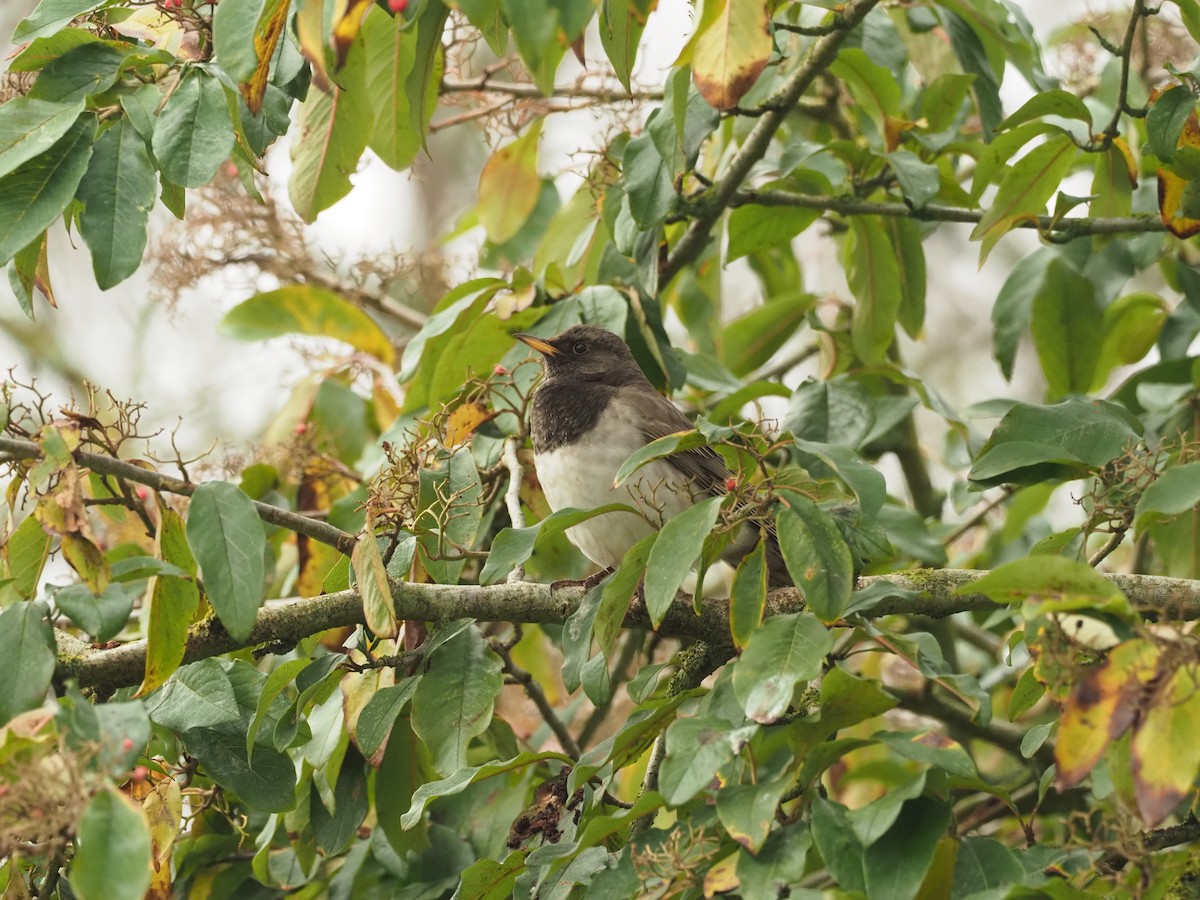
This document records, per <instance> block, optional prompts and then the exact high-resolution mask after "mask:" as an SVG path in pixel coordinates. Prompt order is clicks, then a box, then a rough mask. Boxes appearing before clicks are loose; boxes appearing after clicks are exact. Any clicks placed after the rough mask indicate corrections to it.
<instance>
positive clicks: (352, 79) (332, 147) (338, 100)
mask: <svg viewBox="0 0 1200 900" xmlns="http://www.w3.org/2000/svg"><path fill="white" fill-rule="evenodd" d="M431 5H432V4H431ZM363 43H364V38H363V36H362V34H361V33H360V34H359V36H358V37H357V38H355V41H354V43H353V44H352V45H351V47H350V52H349V56H347V58H346V64H345V65H344V66H343V67H342V68H341V69H340V70H339V71H338V83H337V84H330V85H327V86H325V87H321V86H319V85H317V84H314V85H313V86H312V87H311V88H310V89H309V91H308V97H307V98H305V100H304V102H303V103H302V104H301V105H300V112H299V115H298V118H297V125H298V131H297V132H296V136H295V139H294V140H293V142H292V175H291V178H290V179H289V180H288V195H289V196H290V197H291V199H292V206H294V207H295V208H296V213H297V214H298V215H299V216H300V218H301V219H303V220H304V221H305V222H313V221H315V220H316V218H317V214H318V213H319V212H321V211H322V210H325V209H328V208H329V207H331V206H333V204H334V203H336V202H337V201H338V200H341V199H342V198H343V197H344V196H346V194H348V193H349V192H350V188H351V183H350V176H351V174H353V172H354V170H355V168H356V167H357V166H358V160H359V157H361V156H362V153H363V150H365V149H366V148H367V141H368V140H369V139H370V137H371V130H372V127H373V125H374V111H373V105H372V102H371V95H370V93H369V92H368V87H367V53H366V50H365V48H364V46H363ZM157 149H158V147H157V141H156V142H155V151H156V153H157ZM173 180H178V179H173Z"/></svg>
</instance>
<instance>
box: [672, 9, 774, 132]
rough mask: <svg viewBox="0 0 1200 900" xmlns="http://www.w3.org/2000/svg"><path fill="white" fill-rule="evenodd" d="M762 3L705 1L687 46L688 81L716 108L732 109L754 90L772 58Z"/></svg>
mask: <svg viewBox="0 0 1200 900" xmlns="http://www.w3.org/2000/svg"><path fill="white" fill-rule="evenodd" d="M769 6H770V5H769V4H768V3H766V2H765V0H705V3H704V9H703V11H702V12H701V14H700V24H699V25H698V26H697V27H696V34H695V36H694V37H693V38H692V40H691V41H690V42H689V48H686V49H685V54H686V53H687V52H688V49H690V56H691V61H692V79H693V80H694V81H695V82H696V89H697V90H699V91H700V94H701V96H703V97H704V99H705V100H707V101H708V103H709V105H710V106H712V107H714V108H715V109H732V108H733V107H735V106H737V104H738V101H739V100H741V99H742V97H743V96H745V94H746V92H747V91H748V90H750V88H751V87H753V86H754V82H755V81H757V80H758V76H759V74H761V73H762V70H763V69H764V68H766V65H767V60H768V59H769V58H770V56H771V31H770V21H771V13H770V8H769Z"/></svg>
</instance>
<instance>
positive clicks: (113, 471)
mask: <svg viewBox="0 0 1200 900" xmlns="http://www.w3.org/2000/svg"><path fill="white" fill-rule="evenodd" d="M71 456H72V457H74V459H75V462H77V463H79V465H81V466H83V467H84V468H85V469H89V470H91V471H92V472H97V473H99V474H101V475H112V476H113V477H114V478H123V479H125V480H126V481H132V482H134V483H135V484H144V485H146V487H149V488H153V489H154V490H156V491H159V492H161V493H164V494H179V495H181V496H184V497H190V496H192V494H194V493H195V492H196V488H197V485H196V484H193V483H192V482H190V481H184V480H182V479H180V478H172V477H171V476H170V475H163V474H162V473H160V472H152V471H150V470H149V469H143V468H142V467H141V466H136V465H134V464H133V463H129V462H125V461H124V460H120V459H114V458H113V457H111V456H105V455H104V454H102V453H88V452H87V451H86V450H76V451H75V452H74V453H72V454H71ZM41 458H42V448H41V447H40V446H39V445H38V444H37V443H35V442H34V441H23V440H20V439H19V438H10V437H0V463H4V462H15V461H17V460H23V459H41ZM253 502H254V508H255V510H256V511H257V512H258V516H259V518H260V519H262V520H263V521H264V522H270V523H271V524H272V525H278V526H280V527H281V528H286V529H288V530H289V531H294V532H296V533H297V534H302V535H304V536H305V537H310V538H312V539H313V540H314V541H320V542H321V543H322V544H328V545H329V546H330V547H334V548H336V549H337V550H340V551H341V552H342V553H344V554H346V555H347V556H349V555H350V553H351V552H352V551H353V550H354V544H355V542H356V541H357V540H358V539H357V538H356V537H355V536H354V535H352V534H350V533H348V532H345V531H342V530H341V529H340V528H335V527H334V526H332V525H330V524H329V523H328V522H321V521H319V520H317V519H312V518H309V517H308V516H302V515H300V513H294V512H292V511H291V510H290V509H283V508H282V507H279V506H272V505H271V504H269V503H262V502H260V501H258V500H255V501H253Z"/></svg>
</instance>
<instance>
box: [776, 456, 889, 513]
mask: <svg viewBox="0 0 1200 900" xmlns="http://www.w3.org/2000/svg"><path fill="white" fill-rule="evenodd" d="M792 447H793V449H794V450H795V451H796V455H797V457H798V458H799V461H800V464H801V465H803V466H806V467H811V466H814V465H821V464H824V465H826V466H828V467H829V468H830V469H831V470H832V471H833V474H834V475H836V476H837V477H838V478H840V479H841V480H842V481H843V482H844V483H845V484H846V486H847V487H848V488H850V490H851V491H853V492H854V496H855V497H857V498H858V504H859V506H860V507H861V514H862V516H863V518H865V519H868V520H870V519H873V518H875V516H876V514H878V512H879V510H880V508H881V507H882V506H883V501H884V500H885V499H886V498H887V483H886V482H885V481H884V478H883V475H882V473H880V471H879V470H878V469H877V468H875V467H874V466H872V465H870V464H869V463H867V462H866V461H864V460H863V458H862V457H861V456H859V455H858V454H857V453H855V452H854V451H853V450H851V449H850V448H848V447H840V446H838V445H837V444H831V443H821V442H818V441H806V440H801V439H800V438H797V439H796V440H795V441H794V442H793V443H792Z"/></svg>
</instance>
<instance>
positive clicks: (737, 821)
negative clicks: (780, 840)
mask: <svg viewBox="0 0 1200 900" xmlns="http://www.w3.org/2000/svg"><path fill="white" fill-rule="evenodd" d="M790 787H791V782H790V781H789V779H787V778H781V779H779V780H777V781H768V782H766V783H760V784H734V785H730V786H729V787H726V788H722V789H721V790H720V791H718V792H717V817H718V818H719V819H720V820H721V825H723V826H724V828H725V830H726V831H727V832H729V836H730V837H731V838H733V839H734V840H735V841H737V842H738V843H739V844H741V845H742V846H743V847H745V848H746V849H747V850H749V851H750V852H751V853H758V851H759V850H761V849H762V846H763V844H765V843H766V842H767V838H768V837H769V836H770V834H771V826H772V825H773V824H774V823H775V812H776V809H777V808H778V806H779V801H780V800H781V799H782V798H783V795H784V794H786V793H787V792H788V789H789V788H790Z"/></svg>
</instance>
